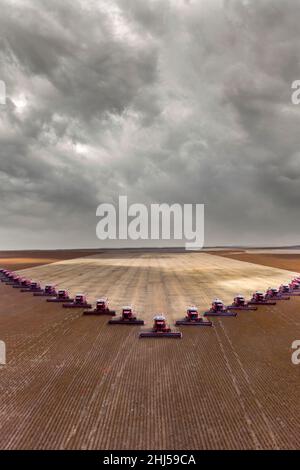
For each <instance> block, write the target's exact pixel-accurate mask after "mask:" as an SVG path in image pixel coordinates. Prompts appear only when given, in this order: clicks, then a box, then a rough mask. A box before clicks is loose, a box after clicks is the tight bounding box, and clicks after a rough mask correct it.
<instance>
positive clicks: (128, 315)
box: [122, 305, 134, 320]
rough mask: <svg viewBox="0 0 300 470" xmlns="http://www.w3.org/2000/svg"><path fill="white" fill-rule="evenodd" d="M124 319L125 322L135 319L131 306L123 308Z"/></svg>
mask: <svg viewBox="0 0 300 470" xmlns="http://www.w3.org/2000/svg"><path fill="white" fill-rule="evenodd" d="M122 317H123V318H124V320H130V319H131V318H133V317H134V314H133V311H132V306H131V305H127V306H125V307H122Z"/></svg>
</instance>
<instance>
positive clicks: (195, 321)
mask: <svg viewBox="0 0 300 470" xmlns="http://www.w3.org/2000/svg"><path fill="white" fill-rule="evenodd" d="M0 280H1V282H5V284H7V285H10V286H12V287H13V288H14V289H20V290H21V292H31V293H33V295H34V296H37V297H47V302H57V303H62V306H63V307H64V308H84V309H86V310H84V312H83V315H110V316H112V317H115V316H116V312H115V310H111V309H110V308H109V302H108V299H107V298H106V297H104V298H101V299H98V300H97V301H96V306H95V308H92V305H91V304H89V303H88V301H87V298H86V295H84V294H76V295H75V297H74V298H70V296H69V293H68V291H67V290H65V289H58V290H57V289H56V286H54V285H52V284H51V285H50V284H47V285H45V287H44V288H42V287H41V284H40V283H39V282H35V281H31V280H30V279H26V278H23V277H21V276H19V275H18V274H17V273H15V272H14V271H8V270H6V269H0ZM294 295H300V277H296V278H294V279H293V280H292V281H291V282H290V284H282V285H281V286H280V287H279V289H276V288H269V289H267V291H266V292H265V293H264V292H261V291H256V292H254V294H253V296H252V299H251V300H249V302H246V300H245V298H244V296H242V295H237V296H236V297H235V298H234V300H233V303H232V304H231V305H227V306H225V305H224V303H223V302H222V300H220V299H215V300H213V302H212V305H211V308H210V309H209V310H208V311H206V312H204V313H203V314H201V315H200V314H199V312H198V309H197V307H194V306H193V307H188V308H187V312H186V316H185V317H184V318H183V319H182V320H177V321H176V322H175V325H176V326H182V325H184V326H187V325H190V326H212V322H211V321H210V320H208V319H207V318H206V317H236V315H237V312H236V311H238V310H257V307H256V305H276V301H277V300H289V298H290V296H294ZM108 324H110V325H144V321H143V320H141V319H139V318H137V316H136V314H135V313H134V311H133V309H132V307H131V306H125V307H123V308H122V313H121V316H120V317H117V318H113V319H111V320H109V321H108ZM139 337H140V338H152V337H157V338H162V337H167V338H181V337H182V333H181V332H180V331H172V330H171V328H170V327H169V326H168V325H167V323H166V319H165V316H164V315H162V314H159V315H156V316H155V317H154V324H153V327H152V329H151V330H150V331H142V332H141V333H140V334H139Z"/></svg>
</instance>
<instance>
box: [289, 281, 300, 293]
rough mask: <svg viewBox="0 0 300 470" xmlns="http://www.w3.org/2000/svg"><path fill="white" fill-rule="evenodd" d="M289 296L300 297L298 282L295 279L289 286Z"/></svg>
mask: <svg viewBox="0 0 300 470" xmlns="http://www.w3.org/2000/svg"><path fill="white" fill-rule="evenodd" d="M289 289H290V292H289V294H290V295H300V282H299V281H298V280H297V279H293V280H292V281H291V282H290V284H289Z"/></svg>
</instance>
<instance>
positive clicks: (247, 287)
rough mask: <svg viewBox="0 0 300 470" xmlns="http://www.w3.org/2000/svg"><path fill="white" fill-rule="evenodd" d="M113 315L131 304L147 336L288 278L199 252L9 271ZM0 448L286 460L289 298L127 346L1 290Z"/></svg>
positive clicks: (294, 444) (298, 439) (69, 315)
mask: <svg viewBox="0 0 300 470" xmlns="http://www.w3.org/2000/svg"><path fill="white" fill-rule="evenodd" d="M22 272H23V274H24V275H25V274H26V275H27V276H29V277H32V278H34V279H36V280H40V281H42V282H46V281H47V282H50V281H53V282H55V283H57V284H58V285H59V286H60V287H66V288H69V289H70V290H71V292H72V293H75V292H77V291H84V292H87V293H88V294H89V299H90V300H95V299H96V297H98V296H101V295H107V296H108V297H109V298H110V300H111V306H112V308H114V307H116V308H117V309H119V308H120V307H121V306H122V304H128V303H133V304H134V305H135V307H136V309H137V311H138V313H139V316H140V317H142V318H143V319H145V321H146V325H145V327H141V328H147V327H150V326H151V320H152V316H153V314H154V313H156V312H161V311H163V312H166V314H167V317H168V320H169V322H170V323H171V324H172V323H173V322H174V320H175V319H178V318H181V317H183V316H184V310H185V308H186V306H187V305H188V304H190V303H195V304H196V305H198V306H199V307H200V308H201V309H204V308H206V307H208V304H209V302H210V301H211V299H212V297H215V296H219V297H221V298H223V299H224V301H225V302H229V301H231V300H232V297H233V295H234V294H236V293H237V292H241V293H243V294H245V295H248V294H250V293H251V292H252V291H253V290H255V289H257V288H263V289H264V288H266V287H269V286H270V285H275V286H276V285H278V284H279V283H280V282H283V281H288V280H289V279H290V278H291V277H292V276H293V274H294V273H292V272H289V271H283V270H280V269H277V268H272V267H267V266H262V265H259V264H253V263H246V262H243V261H239V260H234V259H230V258H227V257H224V256H219V253H218V256H216V255H211V254H206V253H160V252H156V253H155V252H151V253H147V252H127V253H126V252H106V253H102V254H98V255H96V254H93V255H92V256H89V257H82V258H77V259H69V260H63V261H59V262H56V263H52V264H50V265H45V266H37V267H34V268H29V269H26V270H23V271H22ZM0 299H1V300H0V339H2V340H4V341H5V342H6V345H7V361H8V362H7V365H6V366H2V367H0V396H1V400H0V448H1V449H299V448H300V381H299V379H300V366H295V365H293V364H292V362H291V353H292V349H291V344H292V342H293V341H294V340H295V339H300V298H293V299H291V300H290V301H281V302H278V303H277V305H276V306H272V307H266V306H265V307H260V308H259V309H258V310H257V311H254V312H240V313H239V314H238V317H236V318H223V319H214V320H213V322H214V326H213V327H212V328H197V327H195V328H194V327H182V328H181V331H182V332H183V338H182V339H181V340H178V339H138V338H137V335H138V332H139V331H140V329H141V328H140V327H134V326H109V325H107V320H108V318H107V317H92V316H86V317H83V316H82V310H80V309H79V310H75V311H74V310H68V309H66V310H65V309H62V307H61V306H60V305H57V304H49V303H46V302H45V300H44V299H42V298H34V297H33V296H31V295H30V294H27V293H24V294H22V293H21V292H19V291H18V290H16V289H12V288H11V287H9V286H5V285H4V284H3V283H1V285H0Z"/></svg>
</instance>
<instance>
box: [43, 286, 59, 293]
mask: <svg viewBox="0 0 300 470" xmlns="http://www.w3.org/2000/svg"><path fill="white" fill-rule="evenodd" d="M44 292H45V294H47V295H55V294H56V289H55V286H53V285H52V284H46V285H45V288H44Z"/></svg>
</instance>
